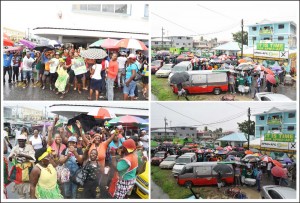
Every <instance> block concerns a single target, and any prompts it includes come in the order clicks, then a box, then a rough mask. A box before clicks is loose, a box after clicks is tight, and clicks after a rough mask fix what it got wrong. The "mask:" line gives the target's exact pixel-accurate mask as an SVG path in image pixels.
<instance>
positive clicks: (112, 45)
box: [101, 38, 119, 49]
mask: <svg viewBox="0 0 300 203" xmlns="http://www.w3.org/2000/svg"><path fill="white" fill-rule="evenodd" d="M118 42H119V40H116V39H110V38H107V39H105V40H104V41H103V43H102V45H101V47H103V48H105V49H118V48H119V47H118V46H116V44H117V43H118Z"/></svg>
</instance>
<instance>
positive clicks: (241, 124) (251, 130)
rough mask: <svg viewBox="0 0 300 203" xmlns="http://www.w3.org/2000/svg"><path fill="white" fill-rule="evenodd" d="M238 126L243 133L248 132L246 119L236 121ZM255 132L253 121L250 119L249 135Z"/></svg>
mask: <svg viewBox="0 0 300 203" xmlns="http://www.w3.org/2000/svg"><path fill="white" fill-rule="evenodd" d="M237 124H238V126H239V130H240V131H241V132H243V133H245V134H248V124H249V122H248V120H245V121H244V122H242V123H237ZM254 133H255V122H254V121H250V135H254Z"/></svg>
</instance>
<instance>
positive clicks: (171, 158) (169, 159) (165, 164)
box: [159, 155, 178, 169]
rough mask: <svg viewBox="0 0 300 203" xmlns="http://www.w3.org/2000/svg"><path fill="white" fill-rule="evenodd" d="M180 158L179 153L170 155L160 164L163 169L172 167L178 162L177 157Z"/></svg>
mask: <svg viewBox="0 0 300 203" xmlns="http://www.w3.org/2000/svg"><path fill="white" fill-rule="evenodd" d="M177 158H178V155H170V156H168V157H167V158H165V160H163V161H162V162H161V163H160V164H159V167H160V168H161V169H163V168H165V169H172V168H173V166H174V165H175V164H176V159H177Z"/></svg>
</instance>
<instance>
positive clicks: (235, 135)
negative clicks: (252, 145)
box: [217, 133, 247, 142]
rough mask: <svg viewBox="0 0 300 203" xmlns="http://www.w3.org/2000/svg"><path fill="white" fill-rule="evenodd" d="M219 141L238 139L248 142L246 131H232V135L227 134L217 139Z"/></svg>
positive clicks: (237, 140)
mask: <svg viewBox="0 0 300 203" xmlns="http://www.w3.org/2000/svg"><path fill="white" fill-rule="evenodd" d="M217 141H230V142H232V141H236V142H246V141H247V139H246V136H245V134H244V133H232V134H230V135H226V136H224V137H222V138H219V139H217Z"/></svg>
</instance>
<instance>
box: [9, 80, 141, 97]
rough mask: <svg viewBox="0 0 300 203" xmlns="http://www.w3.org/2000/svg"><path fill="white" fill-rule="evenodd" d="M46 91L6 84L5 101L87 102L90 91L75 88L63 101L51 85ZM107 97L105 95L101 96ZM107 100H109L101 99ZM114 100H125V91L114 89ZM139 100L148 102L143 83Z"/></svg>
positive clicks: (139, 86) (31, 86)
mask: <svg viewBox="0 0 300 203" xmlns="http://www.w3.org/2000/svg"><path fill="white" fill-rule="evenodd" d="M46 87H47V88H46V89H45V90H43V89H41V88H40V87H38V86H37V87H34V86H33V85H32V84H30V86H29V87H27V88H25V89H23V87H22V86H20V84H19V85H17V84H14V85H12V84H8V82H6V83H5V84H4V86H3V98H4V100H77V101H78V100H87V98H88V95H89V91H88V90H82V92H81V94H79V93H78V91H76V90H74V89H73V88H74V87H71V88H70V92H69V93H67V94H66V95H65V97H64V98H63V99H61V98H60V96H61V94H60V95H56V94H55V92H54V91H50V89H49V84H47V86H46ZM101 95H102V96H105V95H104V94H101ZM92 98H93V99H95V93H94V94H93V97H92ZM99 100H107V99H99ZM114 100H121V101H122V100H123V90H122V89H121V88H117V87H116V88H114ZM137 100H143V101H144V100H146V99H145V98H144V97H143V94H142V83H138V99H137Z"/></svg>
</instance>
